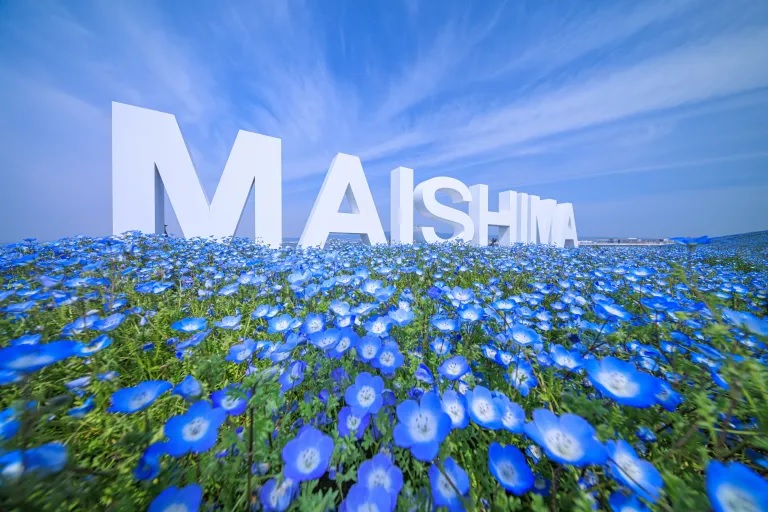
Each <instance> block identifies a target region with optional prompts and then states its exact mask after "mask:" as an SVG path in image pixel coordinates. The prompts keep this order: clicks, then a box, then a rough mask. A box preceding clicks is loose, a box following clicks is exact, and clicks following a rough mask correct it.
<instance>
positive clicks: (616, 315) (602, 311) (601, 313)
mask: <svg viewBox="0 0 768 512" xmlns="http://www.w3.org/2000/svg"><path fill="white" fill-rule="evenodd" d="M595 314H597V316H598V318H600V319H602V320H621V321H624V322H627V321H629V320H631V319H632V314H631V313H630V312H629V311H627V310H626V309H624V308H623V307H621V306H620V305H619V304H615V303H612V302H605V301H601V302H597V303H596V304H595Z"/></svg>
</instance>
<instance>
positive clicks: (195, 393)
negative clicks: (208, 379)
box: [173, 375, 203, 401]
mask: <svg viewBox="0 0 768 512" xmlns="http://www.w3.org/2000/svg"><path fill="white" fill-rule="evenodd" d="M173 394H174V395H179V396H180V397H182V398H183V399H184V400H190V401H191V400H194V399H196V398H199V397H200V395H202V394H203V387H202V386H201V385H200V382H198V380H197V379H196V378H194V377H193V376H192V375H187V376H186V377H184V379H183V380H182V381H181V382H179V383H178V384H176V386H175V387H174V388H173Z"/></svg>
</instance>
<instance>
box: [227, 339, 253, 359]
mask: <svg viewBox="0 0 768 512" xmlns="http://www.w3.org/2000/svg"><path fill="white" fill-rule="evenodd" d="M255 351H256V342H255V341H253V340H252V339H245V340H243V342H242V343H238V344H237V345H232V347H231V348H230V349H229V353H228V354H227V357H226V358H225V359H226V360H227V361H232V362H233V363H238V364H239V363H243V362H246V361H248V360H249V359H250V358H251V357H252V356H253V353H254V352H255Z"/></svg>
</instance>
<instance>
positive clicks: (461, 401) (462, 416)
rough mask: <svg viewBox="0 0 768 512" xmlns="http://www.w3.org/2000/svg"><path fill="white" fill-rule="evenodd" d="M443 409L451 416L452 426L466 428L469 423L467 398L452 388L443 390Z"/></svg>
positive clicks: (441, 400)
mask: <svg viewBox="0 0 768 512" xmlns="http://www.w3.org/2000/svg"><path fill="white" fill-rule="evenodd" d="M440 402H441V405H442V408H443V411H445V413H446V414H447V415H448V416H450V418H451V428H466V426H467V425H469V413H468V412H467V399H466V397H465V396H464V395H461V394H459V393H457V392H456V391H454V390H452V389H448V390H446V391H445V392H443V396H442V397H441V399H440Z"/></svg>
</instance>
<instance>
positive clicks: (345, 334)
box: [328, 327, 360, 359]
mask: <svg viewBox="0 0 768 512" xmlns="http://www.w3.org/2000/svg"><path fill="white" fill-rule="evenodd" d="M359 342H360V336H359V335H358V334H357V333H356V332H355V331H354V329H352V328H351V327H344V328H341V329H340V330H339V340H338V342H337V343H336V344H335V345H334V346H333V348H332V349H330V350H329V351H328V357H330V358H331V359H339V358H341V356H343V355H344V354H346V353H347V351H348V350H349V349H351V348H355V347H357V344H358V343H359Z"/></svg>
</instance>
